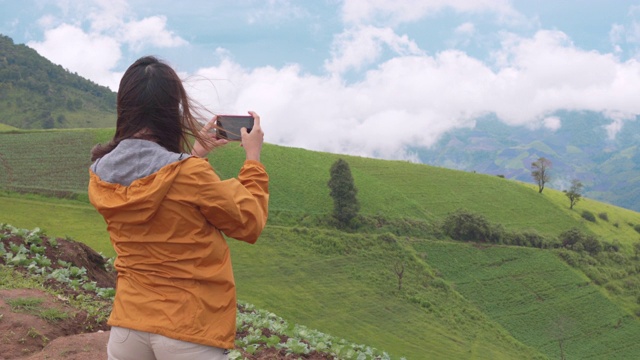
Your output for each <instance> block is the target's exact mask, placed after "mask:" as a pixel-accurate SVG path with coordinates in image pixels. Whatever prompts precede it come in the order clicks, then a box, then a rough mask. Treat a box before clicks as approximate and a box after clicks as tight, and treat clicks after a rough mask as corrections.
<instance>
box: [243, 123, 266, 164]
mask: <svg viewBox="0 0 640 360" xmlns="http://www.w3.org/2000/svg"><path fill="white" fill-rule="evenodd" d="M249 115H251V116H253V129H251V132H250V133H249V132H247V129H246V128H242V129H240V136H241V137H242V147H244V152H245V154H246V156H247V160H256V161H260V152H261V151H262V142H263V141H264V132H262V127H260V116H258V114H256V113H255V112H253V111H249Z"/></svg>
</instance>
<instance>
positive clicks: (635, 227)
mask: <svg viewBox="0 0 640 360" xmlns="http://www.w3.org/2000/svg"><path fill="white" fill-rule="evenodd" d="M633 230H635V231H637V232H639V233H640V224H638V225H634V226H633Z"/></svg>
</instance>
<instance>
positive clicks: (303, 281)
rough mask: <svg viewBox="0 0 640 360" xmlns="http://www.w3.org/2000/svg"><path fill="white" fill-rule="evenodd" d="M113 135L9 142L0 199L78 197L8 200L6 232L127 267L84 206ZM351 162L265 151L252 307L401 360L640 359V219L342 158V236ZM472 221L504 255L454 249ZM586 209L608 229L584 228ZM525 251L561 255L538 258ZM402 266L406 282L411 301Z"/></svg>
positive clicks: (222, 167) (102, 132)
mask: <svg viewBox="0 0 640 360" xmlns="http://www.w3.org/2000/svg"><path fill="white" fill-rule="evenodd" d="M112 131H113V130H109V129H84V130H73V131H72V130H69V131H61V130H56V131H12V132H5V133H0V154H3V157H2V159H0V160H1V161H0V166H2V168H1V169H0V188H3V189H6V190H12V191H21V192H37V193H41V194H45V195H57V196H63V197H67V198H68V199H66V200H65V199H56V198H48V197H40V196H35V195H26V194H25V195H19V194H16V193H11V192H5V193H0V222H7V223H10V224H13V225H15V226H19V227H23V228H33V227H36V226H37V227H41V228H44V229H46V230H47V232H48V233H50V234H52V235H55V236H61V237H65V236H70V237H72V238H75V239H78V240H80V241H83V242H85V243H87V244H89V245H90V246H91V247H92V248H94V249H96V250H98V251H101V252H103V253H104V254H105V255H110V256H111V255H113V250H112V249H111V247H110V245H109V240H108V235H107V234H106V231H105V225H104V221H103V220H102V219H101V218H100V216H99V215H98V214H97V213H96V212H95V211H94V210H93V209H92V207H91V206H90V205H89V204H88V203H87V198H86V181H87V175H86V174H87V167H88V156H87V154H88V151H89V149H90V147H91V146H92V145H93V144H95V143H96V142H103V141H106V140H107V139H108V138H109V137H110V136H111V134H112ZM338 157H341V156H338V155H334V154H325V153H319V152H313V151H306V150H302V149H295V148H285V147H280V146H274V145H270V144H265V146H264V151H263V156H262V159H263V162H264V163H265V165H266V166H267V168H268V169H269V172H270V175H271V184H270V189H271V200H270V201H271V203H270V218H269V223H268V226H267V229H265V232H264V233H263V236H262V237H261V239H260V241H259V242H258V243H257V244H256V245H253V246H250V245H247V244H243V243H239V242H235V241H230V247H231V251H232V254H233V255H232V257H233V259H234V273H235V276H236V281H237V284H238V295H239V298H240V299H241V300H243V301H247V302H250V303H252V304H255V305H256V306H257V307H260V308H264V309H268V310H269V311H273V312H275V313H277V314H279V315H281V316H283V317H285V318H286V319H288V320H290V321H292V322H295V323H298V324H304V325H306V326H309V327H312V328H315V329H318V330H320V331H324V332H326V333H330V334H332V335H335V336H338V337H344V338H345V339H349V341H352V342H356V343H363V344H367V345H370V346H373V347H375V348H378V349H382V350H384V351H387V352H388V353H389V354H390V355H391V356H392V358H394V359H396V358H400V357H402V356H404V357H406V358H407V359H442V358H450V359H527V358H559V357H561V356H562V355H566V358H576V359H585V358H593V359H610V358H619V359H632V358H634V354H638V353H640V343H638V342H637V341H636V340H637V338H638V336H640V321H639V320H638V316H640V306H639V305H638V302H637V301H638V299H640V266H639V265H640V264H639V260H638V257H637V253H636V248H637V247H636V245H637V244H638V237H639V235H638V232H636V230H635V229H634V228H635V227H636V225H638V224H640V214H638V213H636V212H634V211H630V210H626V209H623V208H619V207H616V206H612V205H609V204H604V203H600V202H597V201H594V200H592V199H584V200H583V201H581V202H579V203H578V205H577V206H576V208H575V209H574V210H569V209H568V200H567V199H566V197H565V196H564V194H563V193H562V192H559V191H554V190H552V189H549V190H545V191H544V193H543V194H538V192H537V189H535V188H533V186H531V185H530V184H524V183H520V182H517V181H511V180H506V179H502V178H499V177H497V176H491V175H483V174H476V173H471V172H463V171H455V170H449V169H444V168H438V167H432V166H426V165H421V164H412V163H408V162H400V161H382V160H374V159H367V158H359V157H346V156H344V157H343V158H345V159H346V160H347V161H348V162H349V164H350V167H351V170H352V172H353V176H354V180H355V182H356V186H357V187H358V189H359V192H358V198H359V200H360V202H361V206H362V209H361V215H362V216H361V218H360V220H359V225H357V228H354V229H352V230H350V231H347V232H345V231H339V230H336V229H335V228H334V227H333V226H331V222H330V220H328V218H327V214H328V213H329V212H330V210H331V207H332V203H331V199H330V197H329V196H328V188H327V181H328V178H329V168H330V166H331V164H332V163H333V162H334V161H335V160H336V159H337V158H338ZM210 161H211V163H212V165H213V166H214V168H215V169H216V171H217V172H218V173H219V174H220V176H221V177H222V178H228V177H232V176H234V175H235V174H236V172H237V171H238V168H239V166H240V164H241V163H242V149H241V148H239V147H238V146H237V144H230V145H228V146H227V147H225V148H223V149H220V150H218V151H217V152H216V153H215V154H213V155H212V156H211V157H210ZM461 208H465V209H467V211H470V212H472V213H473V214H478V215H477V216H482V217H483V218H485V219H486V221H488V223H490V224H492V225H491V226H492V227H495V228H494V230H495V229H499V228H500V227H502V229H503V230H500V231H502V233H503V235H502V236H503V237H501V238H500V239H499V240H500V242H495V241H494V240H491V239H488V238H482V239H479V240H471V241H456V240H454V238H452V237H451V236H450V235H448V234H447V233H446V231H445V230H444V228H443V226H442V224H443V223H444V222H446V221H447V219H449V217H450V215H451V214H452V213H455V212H456V211H458V210H459V209H461ZM584 210H588V211H590V212H592V213H593V214H597V215H598V216H597V219H596V220H595V221H594V222H591V221H586V220H585V219H584V218H582V216H581V215H582V212H583V211H584ZM497 225H500V227H499V226H497ZM574 228H576V229H579V231H580V232H582V233H583V234H586V235H585V236H591V237H595V238H597V239H598V240H596V241H597V243H598V244H600V247H599V248H598V249H596V250H597V251H596V250H593V251H592V250H589V251H586V250H585V248H579V247H578V246H577V245H576V246H573V245H570V244H569V243H568V242H567V243H566V244H565V243H564V241H565V240H566V239H564V240H563V238H562V236H563V234H566V233H567V231H569V230H571V229H574ZM492 236H493V235H492ZM523 236H524V238H525V239H533V238H536V239H542V238H543V239H544V241H543V242H544V243H545V244H547V245H545V246H544V247H543V246H536V247H542V248H532V246H533V245H531V244H533V242H532V243H531V244H529V243H528V241H529V240H526V243H523V242H520V241H521V239H522V238H523ZM500 244H502V245H500ZM505 244H512V245H515V244H517V245H519V246H507V245H505ZM584 244H587V242H585V243H584ZM578 245H580V246H582V242H580V243H578ZM397 264H402V265H403V267H404V269H405V274H404V277H403V281H402V286H399V284H398V279H397V276H396V274H395V273H394V266H396V265H397Z"/></svg>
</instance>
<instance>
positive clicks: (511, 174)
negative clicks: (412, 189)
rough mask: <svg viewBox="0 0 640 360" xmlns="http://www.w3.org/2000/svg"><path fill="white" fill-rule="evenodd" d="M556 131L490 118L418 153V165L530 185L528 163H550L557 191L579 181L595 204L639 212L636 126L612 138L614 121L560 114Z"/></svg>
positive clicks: (639, 128)
mask: <svg viewBox="0 0 640 360" xmlns="http://www.w3.org/2000/svg"><path fill="white" fill-rule="evenodd" d="M553 115H554V116H556V117H557V118H558V119H559V120H560V121H561V126H560V128H559V129H557V130H550V129H546V128H543V127H542V128H538V129H530V128H526V127H515V126H508V125H506V124H503V123H502V122H500V121H498V120H497V119H495V118H493V117H487V118H484V119H478V121H477V124H476V126H475V128H473V129H457V130H454V131H452V132H451V133H448V134H446V135H445V136H444V137H443V138H442V139H441V140H440V141H439V142H438V143H437V144H436V145H434V146H433V147H432V148H430V149H420V150H419V157H420V160H421V161H422V162H424V163H426V164H431V165H435V166H444V167H448V168H455V169H459V170H466V171H477V172H480V173H484V174H494V175H498V174H501V175H504V176H505V177H506V178H507V179H513V180H520V181H525V182H532V179H531V163H532V162H534V161H536V160H537V159H538V158H540V157H545V158H547V159H549V160H550V161H551V162H552V168H551V182H550V183H549V184H548V187H550V188H554V189H556V190H566V189H568V188H569V184H570V181H571V180H572V179H580V181H581V182H582V183H583V184H584V185H585V188H584V193H585V194H586V195H587V196H588V197H590V198H593V199H596V200H599V201H603V202H606V203H610V204H615V205H617V206H621V207H625V208H627V209H632V210H635V211H640V190H639V189H640V186H639V185H640V148H639V147H638V141H639V140H640V138H639V137H638V136H639V135H638V134H640V122H638V121H625V122H624V126H623V128H622V129H621V131H620V132H619V133H618V134H616V136H615V137H614V138H610V137H609V134H608V132H607V125H609V124H611V122H612V120H610V119H607V118H605V117H604V116H603V115H602V114H598V113H592V112H570V111H563V112H558V113H557V114H553Z"/></svg>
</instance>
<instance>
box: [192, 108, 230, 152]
mask: <svg viewBox="0 0 640 360" xmlns="http://www.w3.org/2000/svg"><path fill="white" fill-rule="evenodd" d="M215 123H216V117H215V115H214V116H213V118H211V120H209V122H208V123H206V124H205V125H204V126H203V127H202V129H201V130H200V133H199V134H198V136H199V138H200V140H201V141H200V140H199V139H196V142H195V144H193V150H191V155H194V156H198V157H206V156H207V154H209V152H210V151H211V150H212V149H213V148H215V147H218V146H222V145H224V144H226V143H228V141H227V140H226V139H218V138H216V133H215V132H212V131H211V129H213V128H214V126H215Z"/></svg>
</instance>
